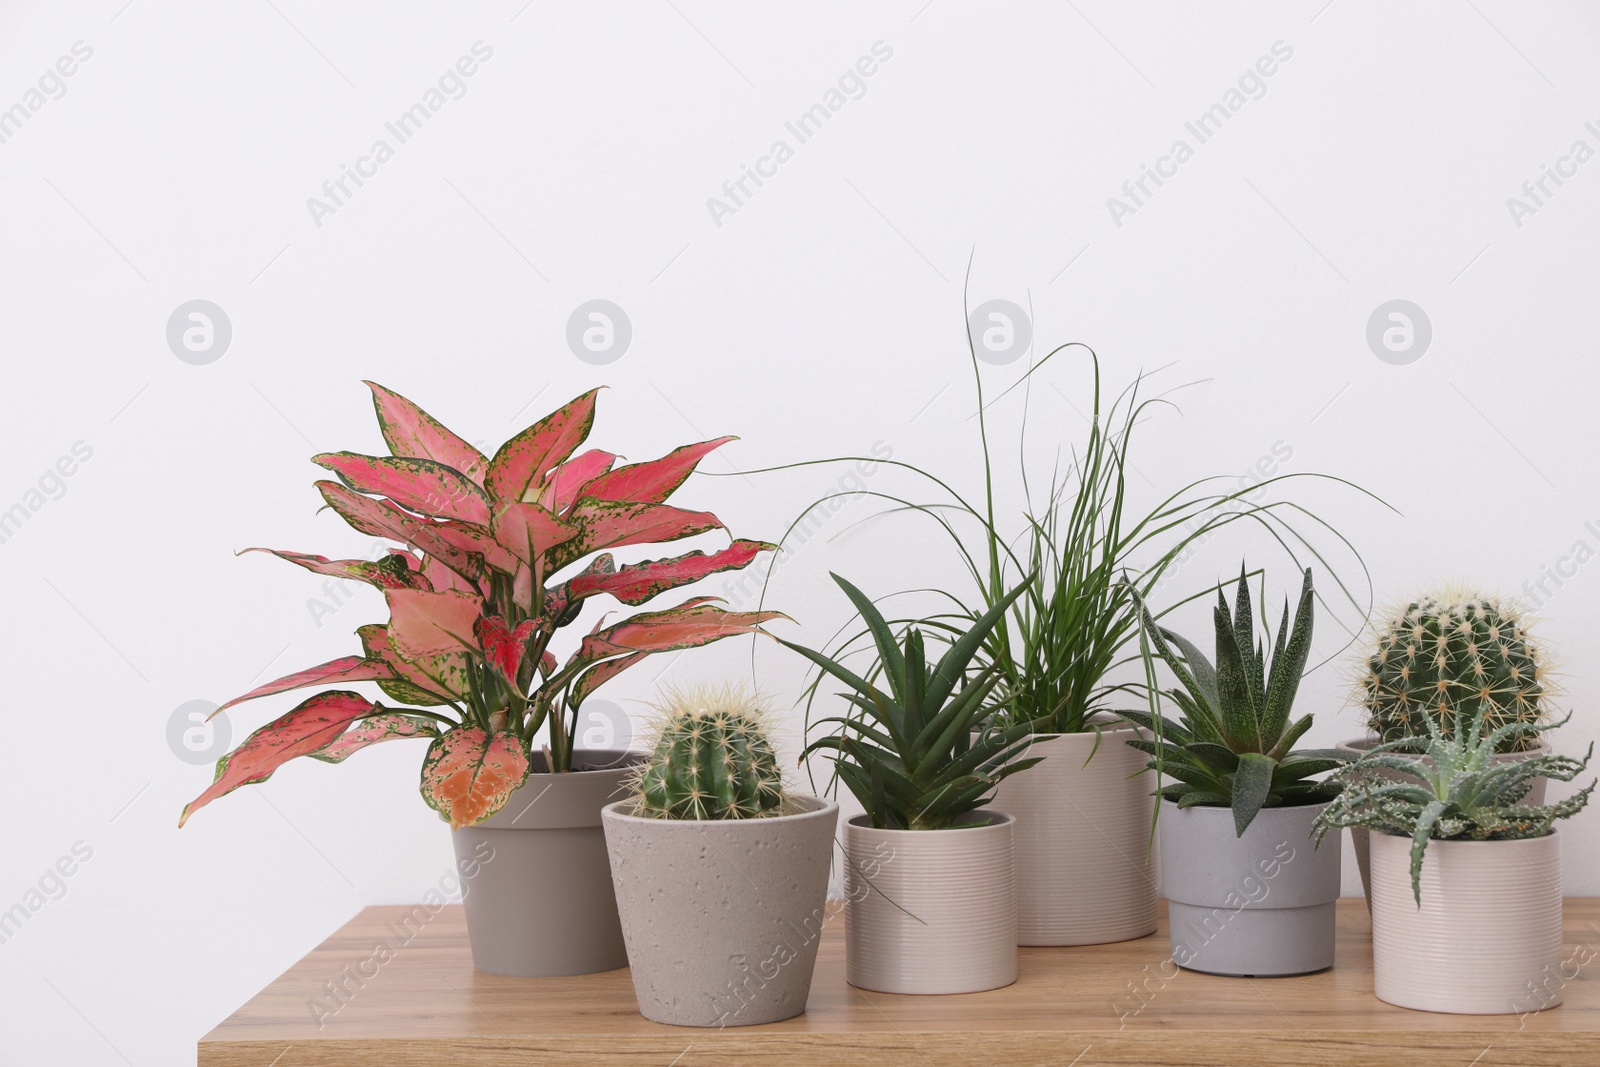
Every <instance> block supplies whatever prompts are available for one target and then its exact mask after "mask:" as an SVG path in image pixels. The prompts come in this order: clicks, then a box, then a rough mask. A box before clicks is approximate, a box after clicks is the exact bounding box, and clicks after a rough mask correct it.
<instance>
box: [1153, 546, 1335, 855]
mask: <svg viewBox="0 0 1600 1067" xmlns="http://www.w3.org/2000/svg"><path fill="white" fill-rule="evenodd" d="M1132 595H1133V596H1134V599H1135V602H1136V603H1137V604H1138V605H1139V611H1140V617H1141V619H1142V620H1143V636H1144V639H1145V640H1146V641H1147V642H1148V647H1147V649H1146V652H1145V669H1146V676H1147V678H1148V679H1149V686H1148V690H1149V695H1150V712H1149V713H1148V714H1146V713H1144V712H1138V711H1124V712H1121V714H1122V715H1123V717H1124V718H1127V719H1128V720H1130V721H1132V722H1134V723H1135V724H1137V725H1139V726H1142V727H1144V728H1145V729H1146V730H1148V731H1149V732H1150V733H1151V735H1152V736H1151V737H1150V738H1148V739H1146V738H1135V739H1132V740H1130V741H1129V742H1128V744H1130V745H1132V746H1133V747H1134V748H1137V749H1139V750H1140V751H1141V752H1147V753H1149V754H1150V755H1151V756H1152V757H1153V758H1152V759H1151V761H1150V763H1149V767H1150V768H1151V769H1152V770H1154V771H1156V773H1157V774H1160V775H1166V776H1168V777H1172V778H1176V779H1177V781H1176V782H1174V783H1172V784H1171V785H1166V786H1163V787H1161V793H1160V795H1161V796H1162V798H1164V799H1166V800H1171V801H1174V802H1176V803H1177V805H1178V806H1179V807H1180V808H1188V807H1193V806H1194V805H1197V804H1201V805H1206V806H1208V807H1228V808H1232V810H1233V825H1234V831H1235V833H1236V835H1237V836H1239V837H1243V836H1244V832H1245V829H1246V828H1247V827H1249V825H1250V823H1251V822H1253V821H1254V820H1255V817H1256V814H1257V813H1258V812H1259V811H1260V810H1261V809H1262V808H1264V807H1283V806H1291V805H1298V804H1317V803H1321V802H1322V801H1325V800H1329V799H1331V798H1332V797H1334V796H1335V795H1337V793H1338V791H1339V786H1338V783H1337V782H1328V781H1320V782H1319V781H1309V780H1308V779H1309V778H1310V777H1311V776H1312V775H1314V774H1321V773H1324V772H1326V771H1331V770H1334V769H1335V768H1337V767H1339V766H1341V765H1342V764H1343V762H1344V761H1343V759H1342V758H1341V757H1340V756H1339V755H1338V753H1336V752H1333V751H1331V750H1329V751H1324V750H1320V749H1317V750H1301V751H1294V743H1295V742H1296V741H1297V740H1299V739H1300V737H1301V735H1303V734H1304V733H1305V732H1306V731H1307V730H1308V729H1310V728H1311V716H1309V715H1304V716H1301V717H1300V718H1299V719H1296V720H1294V721H1293V722H1291V721H1290V719H1289V713H1290V710H1291V709H1292V708H1293V706H1294V698H1295V693H1296V692H1297V691H1298V689H1299V687H1300V677H1301V675H1302V674H1303V673H1304V672H1305V666H1306V657H1307V655H1308V654H1309V653H1310V651H1311V626H1312V616H1313V600H1312V589H1311V569H1310V568H1309V567H1308V568H1306V572H1305V581H1304V583H1303V584H1302V586H1301V589H1300V604H1299V606H1298V608H1297V609H1296V611H1295V619H1294V628H1293V629H1290V626H1289V602H1288V600H1287V599H1285V600H1284V604H1283V621H1282V622H1281V623H1280V624H1279V626H1278V636H1277V638H1276V640H1273V639H1272V635H1271V631H1270V630H1269V631H1268V634H1267V637H1268V639H1269V641H1271V644H1270V646H1269V647H1267V648H1266V649H1263V648H1262V645H1261V641H1260V638H1259V637H1257V636H1256V634H1255V622H1254V610H1253V608H1252V605H1251V602H1250V585H1249V582H1248V580H1247V574H1246V572H1245V571H1244V570H1243V569H1242V568H1241V570H1240V573H1239V592H1238V596H1237V597H1236V599H1235V605H1234V609H1233V611H1232V612H1231V613H1230V612H1229V610H1228V600H1227V597H1226V596H1224V595H1223V592H1222V586H1221V585H1219V586H1218V587H1217V606H1216V609H1215V610H1214V612H1213V619H1214V621H1215V623H1216V631H1217V662H1216V665H1215V666H1212V664H1211V662H1210V661H1209V660H1207V659H1206V657H1205V654H1204V653H1202V652H1201V651H1200V650H1199V649H1198V648H1196V647H1195V646H1194V645H1193V644H1191V643H1189V642H1188V641H1186V640H1185V639H1184V638H1182V637H1180V636H1179V635H1178V634H1175V633H1173V632H1172V631H1171V630H1166V629H1162V628H1161V627H1159V626H1157V625H1156V624H1155V621H1154V620H1153V619H1152V618H1151V617H1150V612H1149V610H1148V609H1146V608H1145V606H1144V603H1143V601H1142V600H1141V599H1140V598H1139V597H1138V594H1137V593H1134V594H1132ZM1169 642H1170V643H1169ZM1173 645H1176V646H1177V651H1174V649H1173ZM1150 649H1153V650H1154V653H1155V655H1157V656H1159V657H1160V658H1161V660H1162V662H1164V663H1165V664H1166V665H1167V667H1168V669H1170V670H1171V671H1172V673H1173V674H1174V675H1175V676H1176V677H1177V679H1178V682H1179V684H1180V685H1181V686H1182V688H1179V689H1169V690H1167V691H1166V695H1167V696H1168V697H1169V698H1170V699H1171V700H1172V702H1173V703H1174V704H1176V705H1177V706H1178V708H1179V710H1180V711H1181V712H1182V715H1181V717H1180V720H1179V721H1178V722H1174V721H1172V720H1171V719H1169V718H1167V717H1165V716H1164V715H1162V714H1161V711H1160V695H1159V690H1158V688H1157V686H1156V684H1155V667H1154V663H1153V662H1152V660H1151V658H1150V651H1149V650H1150ZM1269 663H1270V669H1269V667H1268V664H1269Z"/></svg>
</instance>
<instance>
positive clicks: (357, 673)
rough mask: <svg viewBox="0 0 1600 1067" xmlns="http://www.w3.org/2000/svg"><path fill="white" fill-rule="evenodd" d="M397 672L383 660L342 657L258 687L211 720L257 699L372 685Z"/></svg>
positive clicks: (216, 712) (231, 701)
mask: <svg viewBox="0 0 1600 1067" xmlns="http://www.w3.org/2000/svg"><path fill="white" fill-rule="evenodd" d="M394 676H395V675H394V671H393V670H392V669H391V668H390V667H389V665H388V664H387V663H384V662H383V661H382V660H375V659H365V658H363V657H361V656H341V657H339V658H338V659H332V660H329V661H328V662H327V663H319V664H318V665H317V666H315V667H307V668H306V669H305V670H303V671H296V672H295V673H293V674H286V675H284V676H283V677H282V678H278V679H276V680H274V681H271V682H268V683H267V684H265V685H259V686H257V687H256V688H254V689H252V690H250V692H248V693H246V694H245V695H244V696H242V697H234V698H233V699H232V700H230V701H228V702H227V703H226V704H223V705H222V706H221V707H219V708H218V709H217V710H216V711H213V712H212V713H211V715H212V717H215V716H217V715H219V714H221V713H222V712H223V711H226V710H227V709H228V708H231V707H233V706H234V705H235V704H243V703H244V702H245V701H246V700H255V699H256V698H257V697H269V696H272V695H273V694H274V693H287V692H289V691H290V690H291V689H304V688H305V687H306V686H308V685H328V684H330V683H332V682H373V681H377V680H378V679H380V678H382V679H388V678H393V677H394Z"/></svg>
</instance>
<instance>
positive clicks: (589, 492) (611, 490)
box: [582, 437, 738, 504]
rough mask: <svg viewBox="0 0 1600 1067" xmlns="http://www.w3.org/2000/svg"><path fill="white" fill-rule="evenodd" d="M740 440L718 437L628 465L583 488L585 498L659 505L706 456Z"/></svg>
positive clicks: (600, 477) (603, 475)
mask: <svg viewBox="0 0 1600 1067" xmlns="http://www.w3.org/2000/svg"><path fill="white" fill-rule="evenodd" d="M737 440H738V438H737V437H718V438H717V439H716V440H714V441H701V442H700V443H699V444H693V445H684V446H683V447H682V448H675V449H673V450H672V451H671V452H668V453H667V454H666V455H664V456H662V457H661V458H660V459H653V460H650V461H649V462H647V463H629V464H628V465H627V466H625V467H618V468H617V469H616V470H614V471H611V472H610V473H608V474H602V475H600V476H599V477H598V478H596V479H595V480H594V481H592V482H590V483H589V484H588V485H587V486H585V487H584V490H583V493H582V495H583V496H592V497H594V498H595V499H596V500H631V501H634V502H635V503H642V504H659V503H661V502H662V501H663V500H665V499H667V497H669V496H671V495H672V494H673V493H674V492H676V491H677V489H678V486H680V485H682V484H683V483H684V480H685V479H687V478H688V477H689V475H690V474H691V473H692V472H693V471H694V468H695V465H696V464H698V463H699V462H700V461H701V460H702V459H704V458H705V456H706V453H708V452H710V451H711V450H712V449H714V448H717V447H719V446H721V445H725V444H727V443H728V442H729V441H737Z"/></svg>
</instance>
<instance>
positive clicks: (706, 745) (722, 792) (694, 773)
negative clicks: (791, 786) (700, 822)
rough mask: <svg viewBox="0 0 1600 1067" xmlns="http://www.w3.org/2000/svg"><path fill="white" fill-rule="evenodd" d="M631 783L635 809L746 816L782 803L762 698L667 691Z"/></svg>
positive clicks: (682, 815)
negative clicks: (651, 743) (651, 742)
mask: <svg viewBox="0 0 1600 1067" xmlns="http://www.w3.org/2000/svg"><path fill="white" fill-rule="evenodd" d="M658 710H659V711H660V712H661V713H662V716H663V718H662V723H661V730H660V734H659V736H658V737H657V739H656V743H655V747H654V750H653V751H652V752H651V755H650V760H649V762H647V763H646V764H645V765H644V766H643V767H642V768H641V769H640V772H639V775H638V779H637V781H636V783H635V789H636V792H637V795H638V808H637V814H640V815H644V816H649V817H653V818H659V819H749V818H755V817H757V816H761V815H768V814H772V813H774V812H777V811H779V810H781V807H782V804H783V800H784V794H783V775H782V773H781V772H780V771H779V769H778V760H777V756H776V754H775V753H774V751H773V748H772V743H771V741H769V740H768V738H767V734H766V727H765V725H764V723H763V718H764V715H763V713H762V711H761V708H760V705H759V704H758V703H757V701H756V700H755V699H754V698H753V697H751V696H750V695H749V694H747V693H745V692H744V691H742V690H739V689H735V688H731V687H730V688H722V689H713V690H701V691H697V692H693V693H673V694H670V695H669V697H668V699H667V700H666V702H665V703H664V704H663V705H661V706H660V707H659V708H658Z"/></svg>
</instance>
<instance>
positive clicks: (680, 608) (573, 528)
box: [178, 382, 783, 827]
mask: <svg viewBox="0 0 1600 1067" xmlns="http://www.w3.org/2000/svg"><path fill="white" fill-rule="evenodd" d="M367 384H368V386H370V387H371V389H372V395H373V404H374V406H375V407H376V408H377V412H378V423H379V426H380V428H381V429H382V431H383V438H384V441H385V442H386V443H387V444H388V446H389V451H390V452H391V453H392V455H389V456H362V455H356V454H355V453H351V452H331V453H325V454H323V455H319V456H316V457H314V462H316V463H318V464H320V465H321V466H323V467H326V468H328V469H329V470H331V471H333V472H334V473H335V474H336V475H338V477H339V480H338V481H319V482H317V483H316V484H317V489H318V490H319V491H320V492H321V494H322V497H323V499H324V500H325V501H327V503H328V506H329V507H331V508H332V509H333V510H334V511H336V512H338V513H339V515H341V516H342V517H343V518H344V520H345V521H346V522H348V523H349V524H350V525H351V526H353V527H355V528H356V529H357V530H359V531H361V532H362V533H365V534H369V535H371V536H373V537H378V538H384V539H388V540H391V541H395V542H398V545H399V547H395V548H392V549H390V551H389V554H388V555H386V556H384V557H382V558H381V559H377V560H357V559H345V560H330V559H327V558H326V557H323V556H315V555H309V554H306V553H301V552H281V551H276V550H273V549H246V550H245V551H252V552H253V551H264V552H271V553H272V554H273V555H276V556H279V557H281V558H283V559H286V560H288V561H289V562H291V563H294V564H297V565H299V566H301V567H304V568H306V569H307V570H310V571H314V572H316V573H317V574H325V575H332V576H335V577H339V578H350V579H355V580H358V581H363V582H367V583H369V584H371V585H373V586H376V587H377V588H379V589H381V590H382V591H383V594H384V597H385V599H386V600H387V601H388V607H389V621H388V623H387V624H386V625H370V626H362V627H360V628H359V629H358V630H357V631H356V632H357V634H358V635H359V636H360V638H361V647H362V652H361V655H359V656H344V657H342V658H340V659H336V660H332V661H331V662H328V663H323V664H320V665H318V666H316V667H311V668H308V669H306V670H303V671H299V672H297V673H295V674H290V675H287V676H286V677H283V678H279V679H277V680H276V681H273V682H268V683H267V684H266V685H263V686H260V687H258V688H256V689H252V690H251V691H250V692H248V693H246V694H244V695H243V696H240V697H236V698H234V699H233V700H230V701H228V702H227V703H226V704H224V705H222V707H221V708H218V709H217V710H218V711H222V710H223V709H226V708H230V707H232V706H234V705H235V704H239V703H241V702H243V701H246V700H254V699H255V698H257V697H264V696H270V695H272V694H275V693H283V692H288V691H290V690H294V689H301V688H305V687H308V686H320V685H328V684H340V685H343V684H348V683H352V682H375V683H376V684H377V686H378V687H379V689H381V690H382V691H383V693H384V695H385V696H387V697H389V698H390V699H391V700H393V701H394V702H396V703H397V704H403V705H407V706H405V707H390V706H388V705H385V704H383V703H379V702H374V701H370V700H368V699H366V698H365V697H363V696H361V695H360V694H359V693H356V692H354V691H352V690H348V689H336V690H331V691H326V692H321V693H318V694H317V695H316V696H313V697H311V698H310V699H309V700H306V701H305V702H304V703H302V704H300V705H299V706H298V707H296V708H295V709H294V710H292V711H290V712H288V713H287V714H285V715H283V716H281V717H279V718H277V719H275V720H273V721H272V722H270V723H268V724H267V725H266V726H263V727H262V728H261V729H259V730H257V731H255V732H254V733H253V734H251V735H250V736H249V737H248V738H246V739H245V741H244V743H243V744H241V745H239V747H237V748H235V749H234V750H233V751H232V752H230V753H229V754H227V755H226V756H224V757H223V758H222V759H220V760H219V761H218V762H217V772H216V779H215V781H213V782H212V784H211V787H210V788H209V789H207V790H206V791H205V792H203V793H201V794H200V795H199V796H198V797H196V798H195V799H194V801H193V802H191V803H190V804H189V806H188V807H186V808H184V809H183V815H182V817H181V818H180V820H179V823H178V825H180V826H182V825H183V823H184V822H186V821H187V820H188V818H189V816H191V815H193V814H194V813H195V812H196V811H197V810H199V809H200V808H202V807H204V806H205V805H206V804H209V803H210V802H211V801H213V800H215V799H216V798H218V797H220V796H222V795H224V794H226V793H229V792H232V791H233V790H234V789H237V788H238V787H239V786H242V785H249V784H252V783H255V782H261V781H264V780H266V779H267V778H268V777H270V776H271V775H272V772H273V771H275V770H276V769H277V768H278V767H280V766H282V765H283V764H284V763H285V762H287V761H288V760H291V759H293V758H295V757H296V756H311V757H312V758H314V759H319V760H324V761H327V762H329V763H338V762H340V761H341V760H343V759H345V758H346V757H348V756H349V755H350V754H351V753H353V752H355V751H357V750H358V749H361V748H365V747H366V746H368V745H373V744H377V743H379V742H382V741H391V740H395V739H399V738H407V737H422V738H428V739H429V741H430V744H429V746H428V752H427V755H426V756H425V757H424V759H423V764H422V796H423V799H424V800H426V801H427V802H428V804H429V805H430V806H431V807H433V808H434V809H435V810H436V811H438V812H439V814H440V816H441V817H443V818H444V819H446V820H447V821H448V822H449V823H450V825H451V826H453V827H462V826H471V825H473V824H475V823H479V822H482V821H483V820H484V819H487V818H488V817H489V816H491V815H493V814H494V813H495V812H497V811H499V810H500V809H501V808H502V807H503V806H504V805H505V803H506V800H507V798H508V797H509V796H510V795H511V793H512V792H513V791H514V790H515V789H517V788H518V787H519V786H521V785H522V784H523V782H524V781H525V780H526V779H527V777H528V774H529V772H530V770H531V768H532V763H531V759H530V755H531V746H532V744H533V742H534V740H535V736H536V735H537V734H538V733H539V731H540V730H541V728H544V727H546V726H548V730H547V731H546V732H547V736H548V740H547V742H546V743H545V745H544V747H545V749H546V750H547V752H548V764H547V769H548V770H550V771H554V772H563V771H568V770H570V769H571V768H572V756H573V742H574V734H575V732H576V729H577V721H578V711H579V708H580V707H581V706H582V704H583V701H584V700H585V699H586V698H587V697H588V696H589V695H590V694H592V693H593V692H594V691H595V690H596V689H597V688H599V687H600V686H601V685H603V684H604V683H606V682H607V681H610V680H611V679H612V678H615V677H616V676H617V675H618V674H620V673H622V672H623V671H624V670H626V669H627V668H629V667H631V666H633V665H634V664H636V663H638V662H639V661H640V660H641V659H643V658H644V657H645V656H648V655H650V654H652V653H655V652H668V651H672V650H675V649H683V648H692V647H695V646H698V645H705V644H709V643H710V642H712V641H716V640H719V639H721V638H724V637H730V636H733V635H735V634H748V633H759V632H765V631H762V630H761V628H760V627H761V624H762V623H765V622H769V621H771V620H773V619H778V618H783V616H782V615H781V614H779V613H778V612H773V611H761V612H752V611H727V610H724V609H723V608H721V607H719V606H717V603H716V600H717V598H715V597H703V596H702V597H693V598H691V599H689V600H686V601H684V602H683V603H681V604H678V605H676V606H674V607H670V608H666V609H664V610H657V611H644V612H640V613H638V614H635V615H633V616H632V617H630V618H625V619H622V620H621V621H610V619H609V617H603V618H602V619H601V621H600V622H599V623H596V625H595V627H594V628H593V629H592V630H591V631H590V632H589V633H588V635H587V636H585V637H584V638H583V639H582V641H581V643H580V644H579V646H578V648H577V649H576V651H574V652H573V653H572V654H571V655H570V656H569V657H568V658H567V660H566V662H565V663H558V661H557V659H556V657H555V655H554V654H553V652H552V650H551V648H550V644H551V640H552V638H554V637H555V635H556V632H557V631H558V630H559V629H560V628H561V627H563V626H567V625H570V624H571V623H573V622H575V621H576V620H577V618H578V615H579V613H580V612H581V610H582V608H583V604H584V601H585V600H587V599H588V598H590V597H593V596H598V595H601V594H605V595H607V596H610V597H612V598H613V599H615V600H616V601H618V602H620V603H622V604H625V605H628V606H630V607H636V606H639V605H642V604H645V603H646V602H647V601H650V600H652V599H654V598H655V597H656V596H657V595H659V594H661V593H664V592H666V591H668V590H670V589H673V588H675V587H677V586H681V585H687V584H688V583H691V582H695V581H698V580H700V579H701V578H704V577H706V576H707V575H710V574H715V573H717V572H719V571H729V570H736V569H738V568H740V567H744V566H746V565H747V564H749V563H750V562H751V561H752V560H753V559H755V558H756V556H757V555H758V554H759V553H761V552H766V551H770V550H772V549H773V548H774V546H773V545H770V544H767V543H765V542H761V541H745V540H733V541H732V542H731V543H730V544H729V545H728V546H727V547H726V548H723V549H721V550H720V551H716V552H712V553H710V554H707V553H706V552H703V551H695V552H688V553H685V554H683V555H679V556H675V557H672V558H669V559H658V560H649V561H646V562H642V563H631V564H625V565H622V566H618V565H617V563H616V561H615V560H614V559H613V558H612V555H611V553H610V552H609V551H606V550H608V549H613V548H621V547H623V546H625V545H644V544H658V543H662V542H668V541H676V540H679V539H681V538H685V537H691V536H693V535H695V534H701V533H706V532H708V531H711V530H720V529H723V526H722V523H721V522H719V521H718V520H717V517H716V516H715V515H712V514H710V513H709V512H704V511H685V510H683V509H681V508H676V507H673V506H671V505H669V504H667V503H666V500H667V498H668V497H669V496H671V495H672V494H673V492H674V491H676V490H677V488H678V487H679V486H680V485H682V484H683V482H684V480H685V479H687V478H688V476H689V474H690V473H691V472H692V471H693V470H694V468H695V465H696V464H698V463H699V462H700V460H701V459H702V458H703V457H704V456H705V455H706V454H707V453H709V452H710V451H711V450H712V449H714V448H716V447H718V446H719V445H722V444H724V443H726V442H727V441H730V440H732V438H729V437H721V438H717V439H716V440H713V441H702V442H700V443H699V444H692V445H685V446H683V447H682V448H678V449H674V450H673V451H672V452H669V453H668V454H667V455H665V456H663V457H661V458H660V459H657V460H652V461H650V462H647V463H630V464H627V465H625V466H620V467H618V466H615V463H616V460H617V457H616V456H615V455H613V454H612V453H610V452H603V451H600V450H598V449H591V450H589V451H585V452H582V453H578V447H579V446H580V445H581V444H583V442H584V440H585V439H586V438H587V437H588V436H589V429H590V426H591V425H592V424H593V422H594V409H595V395H596V393H597V392H598V390H591V391H590V392H587V393H584V394H583V395H582V396H580V397H578V398H577V399H575V400H573V401H572V402H571V403H569V404H567V405H566V406H565V407H562V408H561V409H560V410H558V411H555V412H554V413H552V414H550V415H548V416H546V417H545V418H543V419H541V420H539V421H538V422H536V423H534V424H533V425H532V426H530V427H528V428H527V429H526V430H523V431H522V432H521V433H519V434H517V435H516V436H515V437H513V438H511V440H509V441H507V442H506V443H505V444H504V445H502V446H501V447H500V450H499V451H498V452H496V453H495V454H494V457H493V458H492V459H489V458H485V457H484V456H483V454H482V453H480V452H479V451H478V450H477V449H476V448H474V447H473V446H472V445H470V444H468V443H467V442H466V441H464V440H462V439H461V438H460V437H458V436H456V435H455V434H453V433H451V432H450V431H449V430H447V429H446V428H445V427H444V426H443V425H441V424H440V423H439V422H438V421H437V420H435V419H434V418H433V417H432V416H430V415H429V414H428V413H427V412H425V411H423V410H422V409H421V408H419V407H417V406H416V405H415V404H413V403H412V402H411V401H409V400H407V399H406V398H405V397H403V396H400V395H399V394H398V393H395V392H392V391H390V390H388V389H385V388H384V387H383V386H381V385H376V384H374V383H372V382H368V383H367ZM563 574H564V575H566V577H564V578H558V577H557V576H558V575H563Z"/></svg>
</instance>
